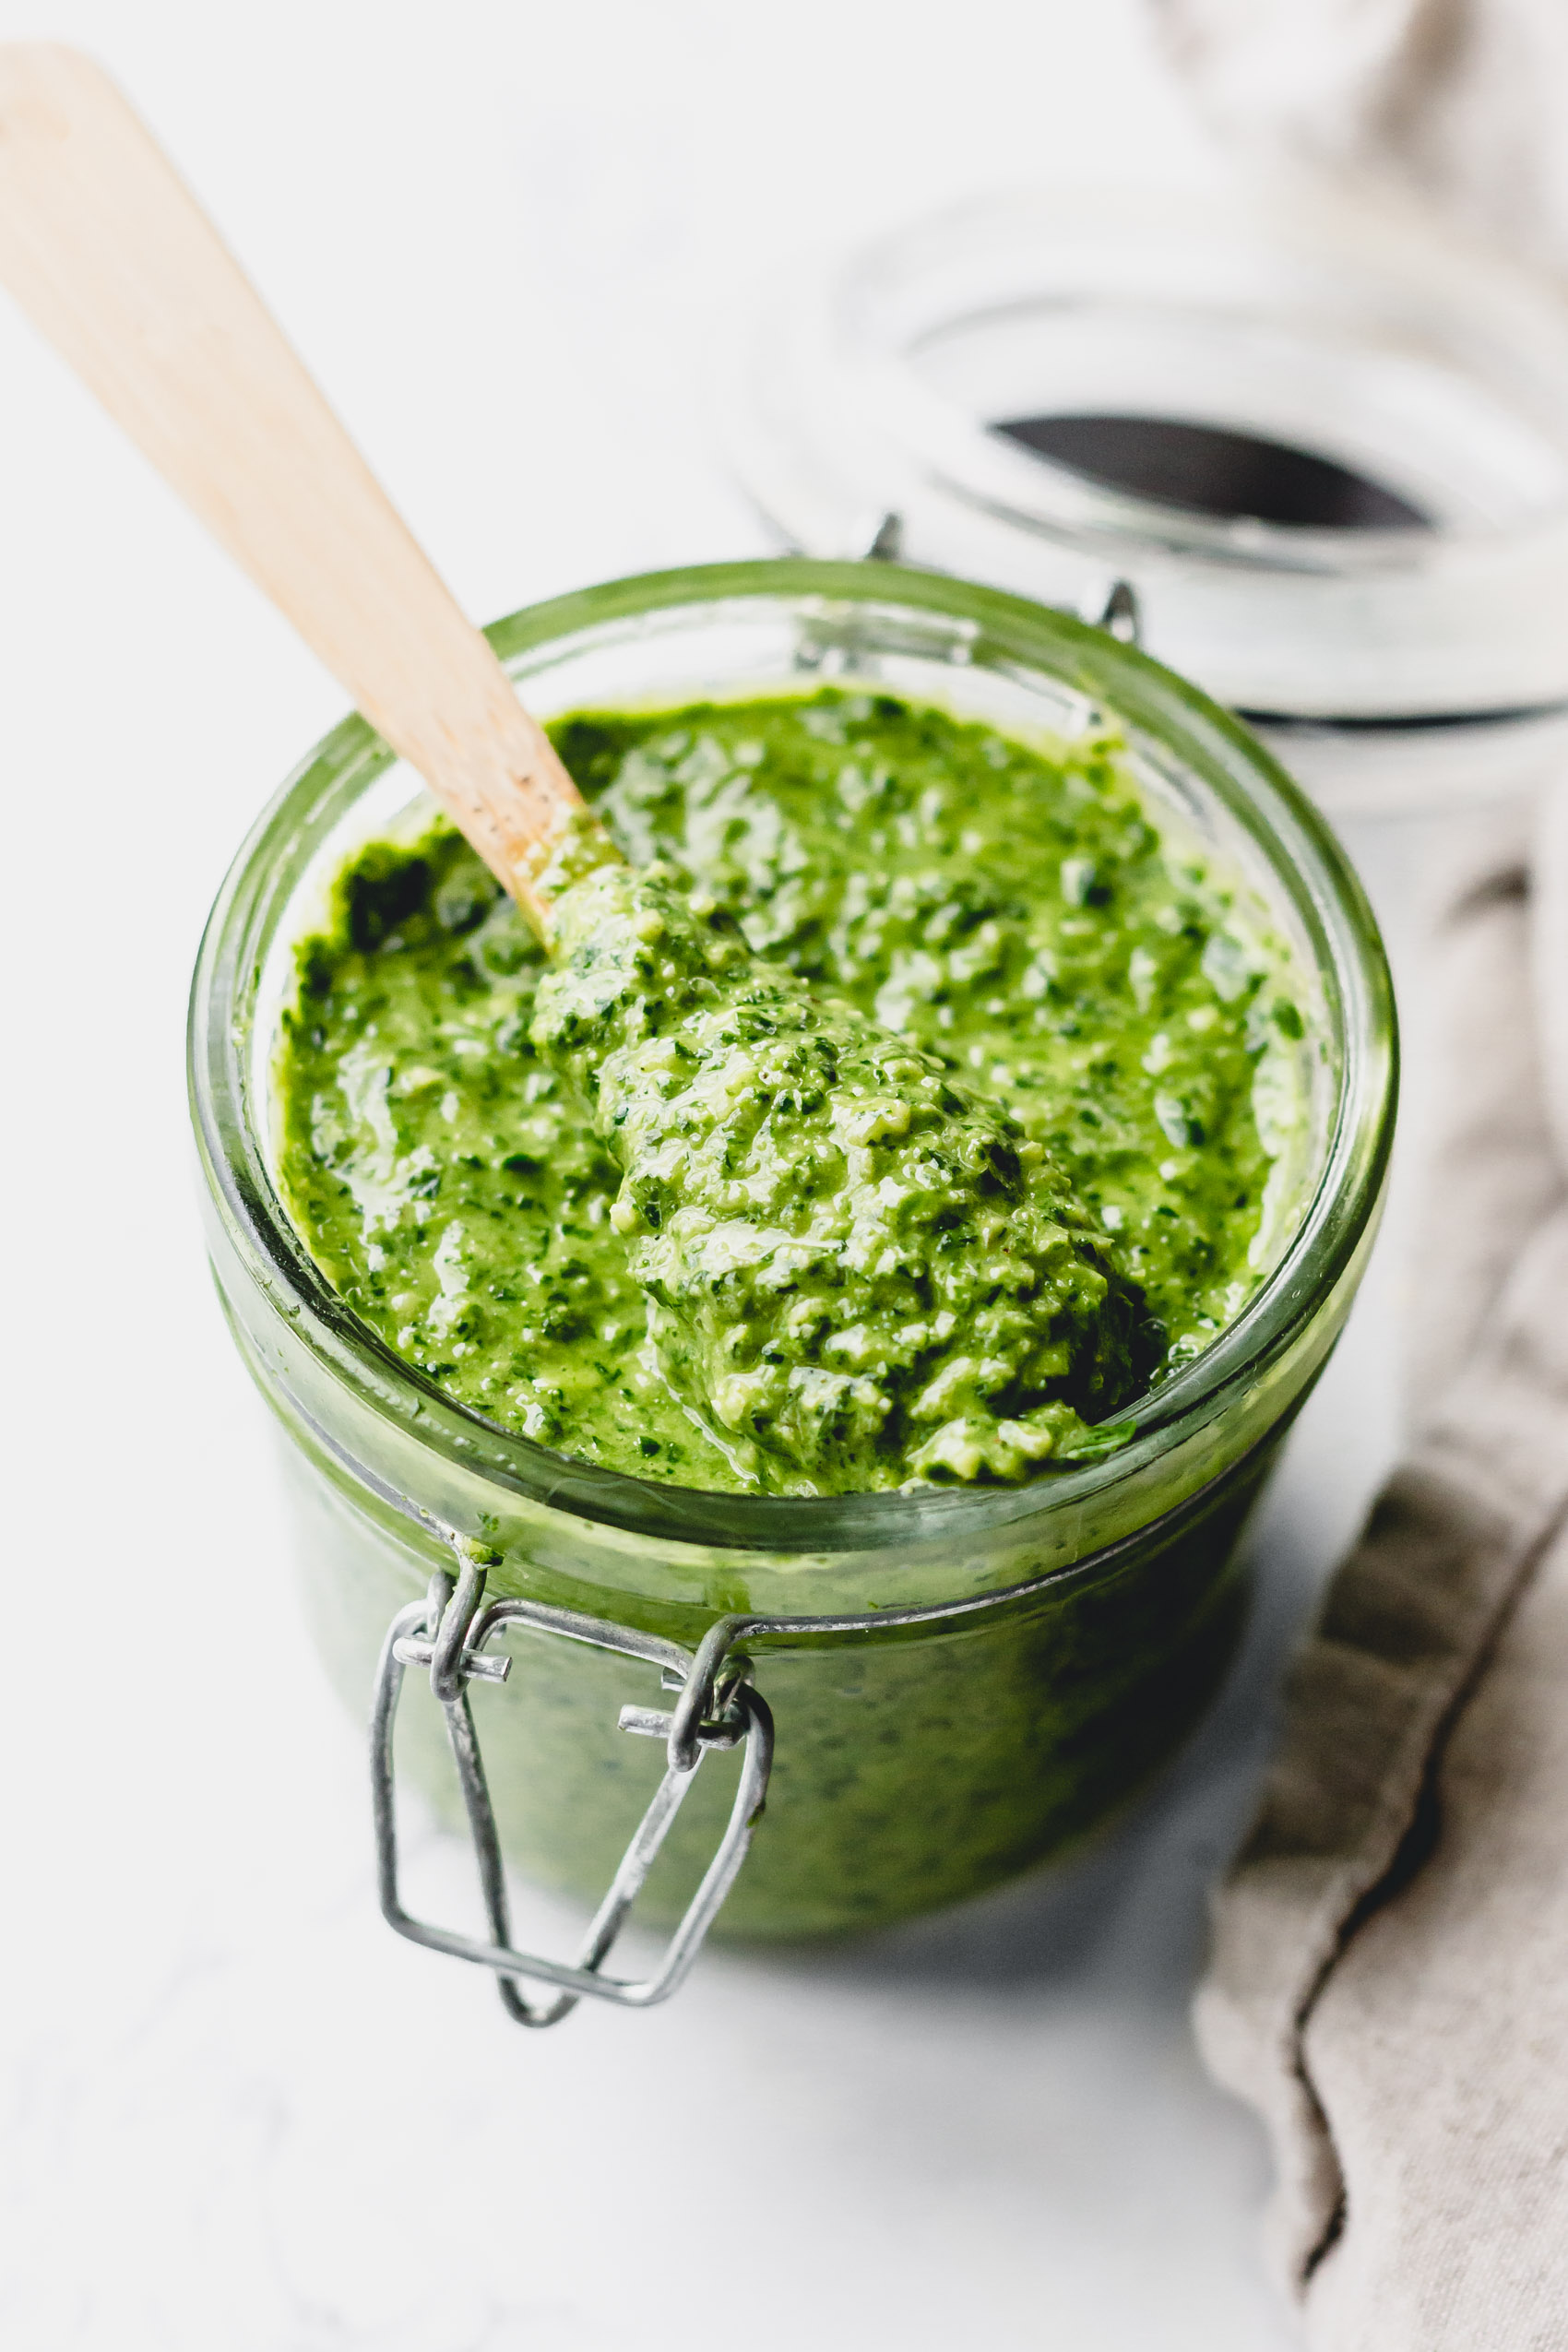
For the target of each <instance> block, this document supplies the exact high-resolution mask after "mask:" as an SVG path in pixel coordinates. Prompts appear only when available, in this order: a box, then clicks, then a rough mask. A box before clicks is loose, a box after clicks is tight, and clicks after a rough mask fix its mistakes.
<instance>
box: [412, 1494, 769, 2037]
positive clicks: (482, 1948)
mask: <svg viewBox="0 0 1568 2352" xmlns="http://www.w3.org/2000/svg"><path fill="white" fill-rule="evenodd" d="M450 1540H451V1542H452V1545H453V1549H454V1550H455V1551H456V1553H457V1561H458V1570H457V1578H456V1581H454V1579H453V1578H452V1577H451V1576H449V1575H445V1574H439V1573H438V1574H436V1575H434V1576H433V1577H432V1578H431V1583H430V1590H429V1592H428V1594H427V1595H426V1597H425V1598H424V1599H423V1600H420V1601H413V1602H411V1603H410V1606H409V1607H408V1608H407V1609H404V1610H400V1611H399V1612H398V1616H397V1617H395V1618H394V1619H393V1621H392V1624H391V1626H390V1628H389V1629H388V1632H387V1635H386V1642H385V1644H384V1645H383V1646H382V1652H381V1663H380V1666H379V1668H378V1669H377V1673H376V1681H375V1700H374V1707H373V1709H372V1713H371V1783H372V1800H373V1803H374V1813H375V1847H376V1871H377V1881H378V1885H379V1890H380V1896H381V1910H382V1916H383V1917H384V1918H386V1921H387V1923H388V1924H389V1925H390V1926H391V1927H394V1928H396V1929H397V1930H398V1934H399V1935H404V1936H407V1937H408V1938H409V1939H410V1942H414V1943H422V1944H424V1945H426V1946H427V1947H428V1948H429V1949H430V1950H431V1951H434V1952H446V1953H450V1954H452V1955H453V1957H454V1958H456V1959H459V1960H471V1961H473V1962H475V1963H476V1964H477V1965H478V1966H481V1967H483V1968H493V1970H494V1971H495V1974H496V1978H497V1989H498V1990H499V1992H500V1995H501V2001H502V2005H503V2007H504V2008H505V2011H506V2013H507V2015H508V2016H510V2017H514V2018H516V2020H517V2023H518V2025H557V2024H558V2023H559V2022H560V2020H561V2019H562V2018H563V2017H564V2016H566V2015H567V2014H568V2013H569V2012H570V2011H572V2010H573V2009H575V2008H576V2005H577V2002H578V2001H579V2000H581V1999H582V1998H583V1997H584V1995H585V1994H586V1995H588V1996H590V1997H591V1998H592V1999H594V2000H596V2001H613V2002H619V2003H620V2004H621V2005H622V2006H623V2007H624V2008H629V2009H647V2008H651V2007H652V2005H653V2003H654V2002H659V2001H664V2000H666V1999H668V1997H669V1995H670V1994H671V1993H672V1992H673V1991H675V1990H676V1988H677V1987H678V1986H679V1985H680V1984H681V1982H682V1980H683V1978H684V1977H685V1975H686V1973H687V1971H688V1970H689V1969H690V1967H691V1965H692V1963H693V1961H694V1960H695V1958H696V1955H697V1953H698V1951H699V1949H700V1948H701V1945H702V1941H703V1938H704V1937H705V1936H706V1935H707V1930H708V1929H709V1928H710V1927H711V1926H712V1924H713V1920H714V1918H715V1915H716V1914H717V1912H718V1910H719V1906H720V1905H721V1904H722V1902H723V1901H724V1898H725V1896H726V1895H728V1894H729V1892H730V1889H731V1886H732V1885H733V1884H734V1883H735V1875H736V1873H737V1871H739V1870H740V1867H741V1865H742V1862H743V1861H744V1860H745V1858H746V1851H747V1848H748V1847H750V1845H751V1841H752V1833H753V1831H754V1829H755V1827H756V1824H757V1822H758V1819H759V1818H760V1816H761V1813H762V1809H763V1801H764V1799H765V1797H766V1792H767V1780H768V1774H769V1772H770V1770H771V1769H772V1764H773V1717H772V1716H771V1715H770V1714H769V1712H768V1709H767V1704H766V1700H764V1699H763V1698H762V1697H761V1695H760V1694H759V1693H757V1692H756V1691H754V1690H753V1689H752V1687H751V1685H750V1683H749V1682H748V1681H747V1680H746V1676H747V1673H748V1672H749V1669H748V1667H747V1666H746V1664H745V1662H744V1660H742V1659H740V1658H737V1657H734V1656H733V1655H732V1654H731V1653H732V1649H733V1645H734V1642H735V1639H736V1637H737V1635H738V1633H740V1631H741V1630H742V1626H743V1625H744V1624H745V1623H746V1622H747V1621H746V1620H743V1619H739V1618H722V1619H720V1620H719V1622H718V1624H716V1625H714V1626H713V1627H711V1628H710V1630H709V1632H708V1633H707V1635H706V1636H705V1638H704V1640H703V1643H702V1645H701V1646H700V1648H699V1649H698V1650H697V1652H696V1655H695V1657H694V1656H693V1655H692V1654H691V1653H690V1652H689V1651H687V1650H684V1649H682V1648H681V1647H680V1646H679V1645H677V1644H676V1643H674V1642H665V1641H660V1640H659V1639H658V1638H657V1637H656V1636H655V1635H653V1634H651V1633H636V1632H634V1631H632V1630H631V1629H629V1628H628V1627H626V1626H624V1625H615V1624H612V1623H611V1622H610V1621H608V1620H607V1619H604V1618H598V1617H585V1616H579V1615H578V1614H577V1613H576V1611H575V1610H566V1609H552V1608H550V1607H548V1606H547V1605H546V1604H545V1603H544V1602H542V1601H529V1600H510V1599H505V1600H493V1601H491V1602H490V1603H489V1604H488V1605H485V1603H484V1586H485V1576H486V1564H485V1562H484V1561H483V1560H482V1559H481V1557H480V1556H479V1555H478V1553H477V1551H476V1549H475V1547H474V1546H472V1545H470V1544H469V1543H468V1542H467V1540H466V1539H465V1538H461V1537H453V1538H450ZM503 1625H522V1626H526V1627H528V1628H529V1630H530V1631H531V1632H534V1633H545V1634H552V1635H554V1636H556V1637H557V1638H560V1639H564V1640H566V1641H573V1642H584V1643H587V1644H588V1645H589V1646H590V1647H591V1648H594V1649H602V1650H614V1651H618V1652H619V1653H620V1654H621V1655H622V1656H623V1657H636V1658H641V1659H644V1660H646V1662H647V1664H649V1665H651V1666H657V1667H659V1669H660V1671H661V1673H662V1676H663V1681H664V1684H665V1687H666V1689H668V1690H671V1691H675V1692H678V1693H679V1696H678V1697H677V1698H676V1700H675V1704H674V1705H673V1707H672V1708H671V1709H670V1710H669V1711H667V1712H665V1711H660V1710H657V1709H653V1708H649V1707H633V1706H628V1707H623V1708H622V1710H621V1717H620V1728H621V1729H622V1730H623V1731H629V1732H634V1733H638V1734H641V1735H642V1736H644V1737H647V1738H653V1739H660V1740H663V1741H664V1742H665V1747H666V1752H667V1764H666V1767H665V1774H664V1778H663V1779H662V1781H661V1782H660V1783H659V1788H658V1789H657V1791H656V1792H655V1795H654V1798H653V1801H652V1803H651V1804H650V1805H649V1806H648V1809H647V1812H646V1813H645V1814H644V1815H643V1818H642V1821H641V1823H640V1824H639V1826H638V1827H637V1829H636V1833H635V1834H634V1835H633V1838H632V1841H631V1844H630V1845H629V1846H628V1847H627V1848H626V1851H625V1853H624V1856H623V1857H622V1860H621V1865H620V1868H619V1869H618V1870H617V1871H616V1873H615V1876H614V1879H613V1880H612V1883H611V1886H610V1891H609V1893H608V1894H607V1895H605V1897H604V1900H603V1902H602V1903H601V1904H600V1907H599V1909H598V1910H597V1911H596V1912H595V1914H594V1917H593V1919H592V1922H591V1924H590V1925H589V1927H588V1932H587V1934H586V1935H585V1936H584V1938H583V1941H582V1943H581V1945H580V1947H579V1949H578V1953H577V1956H576V1961H575V1962H572V1963H567V1962H564V1961H560V1960H547V1959H544V1958H542V1957H540V1956H539V1955H538V1954H533V1953H528V1952H518V1951H517V1950H515V1949H514V1947H513V1944H512V1941H511V1925H510V1918H509V1913H508V1908H507V1900H506V1880H505V1870H504V1868H503V1864H502V1859H501V1845H500V1840H499V1838H498V1836H497V1835H496V1828H495V1813H494V1809H493V1806H492V1804H491V1800H490V1790H489V1788H488V1785H487V1783H486V1780H485V1776H484V1764H483V1762H482V1759H481V1755H480V1751H479V1741H478V1738H477V1736H476V1734H475V1731H474V1722H473V1715H472V1712H471V1710H470V1708H469V1697H468V1687H467V1686H468V1684H469V1681H474V1680H480V1681H490V1682H504V1681H505V1680H506V1677H507V1675H508V1674H509V1673H510V1671H511V1667H512V1661H511V1659H510V1658H509V1657H486V1656H484V1655H483V1652H484V1645H485V1643H486V1642H487V1641H488V1640H489V1638H490V1636H491V1634H492V1633H494V1632H496V1631H497V1630H498V1629H499V1628H500V1627H501V1626H503ZM410 1666H417V1667H426V1668H428V1669H429V1671H430V1687H431V1691H432V1693H434V1697H435V1698H436V1700H437V1701H438V1702H439V1704H440V1706H441V1709H442V1712H443V1714H444V1716H445V1724H446V1736H447V1739H448V1740H449V1741H450V1742H451V1748H452V1755H453V1760H454V1762H455V1763H456V1764H457V1778H458V1782H459V1784H460V1786H461V1788H462V1792H463V1804H464V1808H465V1810H466V1812H467V1813H468V1819H469V1833H470V1835H471V1836H472V1838H473V1846H474V1853H475V1857H476V1859H477V1860H478V1863H479V1875H480V1885H481V1891H482V1894H483V1897H484V1907H485V1916H486V1919H487V1921H488V1923H489V1928H490V1937H491V1940H490V1942H482V1941H481V1939H479V1938H478V1937H474V1936H466V1935H458V1934H457V1933H455V1932H454V1931H453V1930H451V1929H448V1928H438V1927H433V1926H431V1925H430V1924H429V1923H428V1922H427V1921H425V1920H423V1919H416V1918H412V1917H411V1916H410V1913H409V1912H407V1911H406V1910H405V1909H404V1908H403V1905H402V1900H401V1897H400V1895H399V1893H398V1832H397V1819H396V1798H395V1790H394V1767H393V1761H392V1735H393V1728H394V1726H395V1724H396V1721H397V1714H398V1699H399V1698H400V1696H401V1694H402V1688H403V1677H404V1674H405V1672H406V1671H407V1669H408V1668H409V1667H410ZM742 1744H743V1746H744V1749H745V1754H744V1757H743V1759H742V1767H741V1778H740V1785H739V1787H738V1788H737V1789H736V1791H735V1801H734V1803H733V1805H732V1806H731V1811H730V1819H729V1822H728V1823H727V1825H726V1827H725V1831H724V1835H723V1836H722V1837H721V1838H720V1840H719V1847H718V1850H717V1852H716V1853H715V1855H714V1857H713V1859H712V1861H711V1862H710V1863H709V1864H708V1866H707V1871H706V1872H705V1873H704V1876H703V1881H702V1883H701V1885H700V1886H699V1887H698V1888H697V1891H696V1893H695V1895H694V1896H693V1897H692V1900H691V1903H690V1905H689V1906H688V1907H687V1910H686V1913H685V1916H684V1918H683V1919H682V1921H681V1923H680V1925H679V1927H678V1928H677V1929H676V1930H675V1932H674V1934H673V1935H672V1936H671V1939H670V1942H669V1943H668V1945H667V1946H666V1948H665V1952H664V1956H663V1958H662V1960H661V1961H660V1963H659V1966H658V1968H657V1969H656V1970H655V1971H654V1973H653V1975H652V1976H650V1977H647V1978H624V1977H608V1976H605V1975H604V1974H603V1973H602V1969H603V1964H604V1962H605V1961H606V1960H607V1959H608V1957H609V1955H610V1954H611V1952H612V1949H613V1947H614V1944H615V1941H616V1938H617V1937H618V1936H619V1934H620V1932H621V1930H622V1928H623V1926H624V1923H625V1919H626V1916H627V1914H628V1912H629V1911H630V1910H631V1907H632V1906H633V1904H634V1903H635V1902H636V1897H637V1895H638V1893H639V1891H640V1890H641V1887H642V1884H643V1882H644V1880H645V1879H646V1878H647V1874H648V1871H650V1869H651V1868H652V1866H653V1861H654V1858H655V1856H656V1855H657V1854H658V1852H659V1847H661V1846H662V1844H663V1843H664V1839H665V1836H666V1835H667V1834H668V1832H669V1829H670V1825H671V1823H672V1822H673V1820H674V1818H675V1816H676V1814H677V1813H678V1812H679V1811H680V1809H681V1805H682V1802H683V1800H684V1798H685V1795H686V1791H687V1790H688V1789H689V1788H690V1787H691V1785H692V1782H693V1780H694V1779H695V1776H696V1772H697V1767H698V1766H699V1765H700V1764H701V1763H702V1760H703V1757H704V1756H705V1755H706V1754H707V1752H708V1750H709V1749H710V1748H733V1747H736V1746H740V1745H742ZM518 1978H527V1979H529V1981H531V1982H533V1983H536V1984H542V1985H551V1986H553V1987H555V1988H556V1991H555V1994H554V1997H553V1999H552V2000H549V2001H543V2002H530V2001H529V2000H528V1998H527V1997H526V1996H525V1995H524V1993H523V1992H522V1990H520V1988H519V1985H518V1981H517V1980H518Z"/></svg>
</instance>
